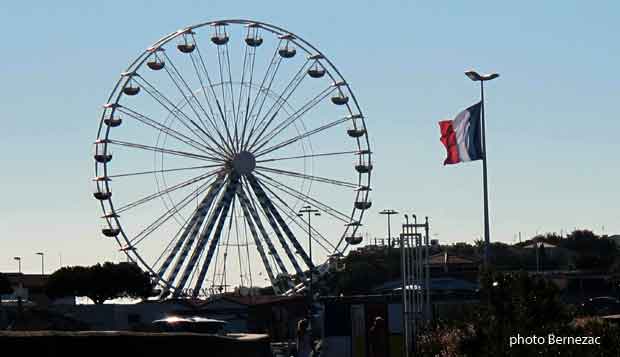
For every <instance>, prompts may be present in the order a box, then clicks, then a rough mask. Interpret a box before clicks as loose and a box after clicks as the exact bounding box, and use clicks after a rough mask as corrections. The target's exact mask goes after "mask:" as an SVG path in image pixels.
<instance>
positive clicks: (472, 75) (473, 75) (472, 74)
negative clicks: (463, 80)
mask: <svg viewBox="0 0 620 357" xmlns="http://www.w3.org/2000/svg"><path fill="white" fill-rule="evenodd" d="M465 75H466V76H467V77H469V79H471V80H472V81H474V82H479V81H482V82H484V81H490V80H492V79H495V78H497V77H499V74H497V73H490V74H480V73H478V72H476V71H474V70H473V69H470V70H469V71H466V72H465Z"/></svg>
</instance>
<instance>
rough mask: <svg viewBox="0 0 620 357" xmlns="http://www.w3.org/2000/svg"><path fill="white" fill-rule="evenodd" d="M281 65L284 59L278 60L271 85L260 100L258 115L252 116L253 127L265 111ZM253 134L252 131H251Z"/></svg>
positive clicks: (271, 78) (270, 80) (271, 77)
mask: <svg viewBox="0 0 620 357" xmlns="http://www.w3.org/2000/svg"><path fill="white" fill-rule="evenodd" d="M280 64H282V58H278V61H277V64H276V65H275V67H274V68H275V69H274V71H273V73H272V74H271V75H270V79H269V84H268V85H267V87H266V88H265V89H264V90H263V91H264V94H263V95H262V96H261V99H260V105H259V107H258V110H257V112H256V114H254V113H252V116H253V117H254V118H253V120H252V123H253V124H252V126H254V124H256V122H257V121H258V120H259V119H260V118H261V113H262V111H263V107H264V105H265V101H266V99H267V97H268V95H269V93H270V90H271V86H272V85H273V82H274V80H275V78H276V74H277V73H278V70H279V69H280ZM250 132H251V131H250Z"/></svg>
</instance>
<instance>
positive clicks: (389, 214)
mask: <svg viewBox="0 0 620 357" xmlns="http://www.w3.org/2000/svg"><path fill="white" fill-rule="evenodd" d="M379 214H383V215H386V216H387V223H388V225H387V231H388V247H390V248H391V247H392V231H391V229H390V216H391V215H393V214H398V212H397V211H395V210H393V209H391V208H388V209H384V210H383V211H381V212H379Z"/></svg>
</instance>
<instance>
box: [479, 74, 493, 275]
mask: <svg viewBox="0 0 620 357" xmlns="http://www.w3.org/2000/svg"><path fill="white" fill-rule="evenodd" d="M480 115H481V118H480V121H481V122H482V123H481V124H482V125H481V127H482V152H483V155H482V187H483V194H484V267H485V268H488V267H489V249H490V245H491V233H490V229H489V186H488V183H487V137H486V131H485V125H486V123H485V118H484V80H481V81H480Z"/></svg>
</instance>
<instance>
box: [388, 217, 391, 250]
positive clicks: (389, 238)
mask: <svg viewBox="0 0 620 357" xmlns="http://www.w3.org/2000/svg"><path fill="white" fill-rule="evenodd" d="M390 216H391V214H388V215H387V217H388V249H389V248H392V230H391V229H390Z"/></svg>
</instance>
